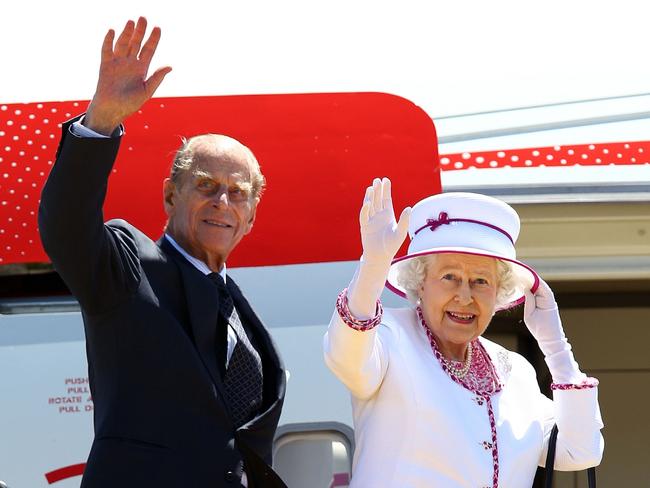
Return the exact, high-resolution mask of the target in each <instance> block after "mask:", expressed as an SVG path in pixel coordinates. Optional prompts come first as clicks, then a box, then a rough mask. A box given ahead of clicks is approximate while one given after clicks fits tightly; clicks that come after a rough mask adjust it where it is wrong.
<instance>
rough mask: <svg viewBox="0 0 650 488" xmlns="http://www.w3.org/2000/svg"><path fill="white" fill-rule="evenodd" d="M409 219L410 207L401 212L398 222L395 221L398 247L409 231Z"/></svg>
mask: <svg viewBox="0 0 650 488" xmlns="http://www.w3.org/2000/svg"><path fill="white" fill-rule="evenodd" d="M391 205H392V203H391ZM410 217H411V207H406V208H405V209H404V210H402V213H401V214H400V216H399V220H398V221H397V235H398V237H399V239H400V245H401V243H402V242H404V239H406V233H407V232H408V229H409V219H410Z"/></svg>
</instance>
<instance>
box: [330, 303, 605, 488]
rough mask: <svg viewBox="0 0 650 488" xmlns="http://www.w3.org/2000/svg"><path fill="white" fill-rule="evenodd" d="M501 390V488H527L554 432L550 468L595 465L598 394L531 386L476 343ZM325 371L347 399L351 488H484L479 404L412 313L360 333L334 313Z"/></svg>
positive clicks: (528, 369)
mask: <svg viewBox="0 0 650 488" xmlns="http://www.w3.org/2000/svg"><path fill="white" fill-rule="evenodd" d="M480 341H481V343H482V344H483V346H484V347H485V349H486V350H487V352H488V354H489V356H490V359H491V361H492V362H493V364H494V366H495V368H496V371H497V373H498V375H499V378H500V380H501V382H502V383H503V389H502V391H501V392H499V393H497V394H495V395H494V396H493V397H492V404H493V407H494V415H495V420H496V429H497V447H498V460H499V487H500V488H526V487H530V486H531V485H532V482H533V478H534V476H535V471H536V469H537V466H538V465H539V464H543V461H544V459H545V456H546V448H547V443H548V438H549V434H550V431H551V429H552V427H553V424H554V423H557V424H558V428H559V432H560V434H559V436H558V441H557V451H556V468H557V469H559V470H579V469H585V468H586V467H588V466H593V465H596V464H598V463H599V462H600V459H601V456H602V450H603V440H602V436H601V435H600V429H601V428H602V426H603V424H602V421H601V417H600V410H599V407H598V400H597V394H598V391H597V389H596V388H592V389H586V390H565V391H559V390H558V391H555V392H554V395H553V400H550V399H549V398H547V397H546V396H544V395H543V394H542V393H541V392H540V390H539V387H538V385H537V380H536V375H535V370H534V369H533V367H532V366H531V365H530V363H528V361H526V360H525V359H524V358H523V357H522V356H520V355H519V354H517V353H514V352H511V351H508V350H506V349H504V348H503V347H501V346H499V345H497V344H495V343H493V342H491V341H489V340H487V339H483V338H480ZM324 352H325V361H326V363H327V365H328V366H329V368H330V369H331V370H332V371H333V372H334V374H336V376H337V377H338V378H339V379H340V380H341V381H342V382H343V383H344V384H345V385H346V386H347V388H348V389H349V390H350V392H351V394H352V413H353V420H354V428H355V445H356V450H355V454H354V462H353V472H352V481H351V483H350V488H367V487H371V486H372V487H375V486H377V487H382V488H430V487H436V488H460V487H462V488H484V487H485V488H491V487H492V486H493V482H492V476H493V473H494V469H493V459H492V450H491V449H490V448H489V447H487V446H486V443H489V442H490V441H491V439H492V437H491V426H490V421H489V417H488V413H487V404H486V402H485V400H483V399H481V398H479V397H476V395H474V394H473V393H472V392H471V391H469V390H467V389H465V388H463V387H462V386H460V385H459V384H457V383H455V382H454V381H453V380H452V379H451V378H450V377H449V376H448V375H447V373H445V372H444V370H443V369H442V367H441V366H440V363H439V362H438V360H437V359H436V357H435V356H434V354H433V351H432V350H431V345H430V344H429V341H428V339H427V336H426V333H425V331H424V329H423V328H422V326H421V324H420V323H419V321H418V320H417V315H416V312H415V310H413V309H393V310H391V309H385V310H384V316H383V320H382V323H381V324H380V325H379V326H377V327H376V328H374V329H372V330H369V331H365V332H360V331H356V330H354V329H352V328H350V327H348V326H347V325H345V323H344V322H343V321H342V320H341V318H340V317H339V315H338V314H337V313H336V312H335V313H334V316H333V317H332V320H331V322H330V325H329V328H328V331H327V333H326V335H325V337H324Z"/></svg>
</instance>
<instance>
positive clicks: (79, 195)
mask: <svg viewBox="0 0 650 488" xmlns="http://www.w3.org/2000/svg"><path fill="white" fill-rule="evenodd" d="M146 27H147V23H146V20H145V19H144V18H142V17H141V18H140V19H138V21H137V23H136V22H132V21H129V22H127V24H126V26H125V27H124V30H123V31H122V32H121V34H120V35H119V36H118V37H117V40H115V39H114V32H113V31H112V30H110V31H109V32H108V34H107V35H106V37H105V39H104V43H103V46H102V56H101V67H100V73H99V81H98V84H97V90H96V93H95V96H94V97H93V100H92V102H91V103H90V105H89V107H88V111H87V113H86V114H85V115H83V116H80V117H78V118H76V119H73V120H72V121H70V122H68V123H66V124H64V126H63V137H62V140H61V143H60V146H59V150H58V153H57V161H56V164H55V165H54V167H53V169H52V173H51V174H50V176H49V179H48V181H47V184H46V185H45V188H44V190H43V195H42V200H41V206H40V210H39V226H40V232H41V236H42V240H43V245H44V246H45V249H46V251H47V252H48V254H49V256H50V257H51V259H52V262H53V263H54V266H55V268H56V270H57V271H58V272H59V273H60V275H61V276H62V278H63V279H64V280H65V282H66V284H67V285H68V287H69V288H70V290H71V291H72V293H73V294H74V295H75V297H76V298H77V299H78V300H79V303H80V304H81V308H82V313H83V318H84V326H85V330H86V341H87V353H88V367H89V376H90V382H91V389H92V395H93V399H94V403H95V439H94V441H93V445H92V449H91V452H90V455H89V458H88V463H87V466H86V471H85V473H84V477H83V481H82V486H83V487H94V488H95V487H107V488H108V487H111V488H112V487H115V486H120V487H123V488H128V487H133V488H142V487H148V486H165V487H178V488H181V487H182V488H187V487H204V486H215V487H216V486H242V485H243V486H248V487H276V486H277V487H283V486H285V485H284V483H283V482H282V481H281V480H280V478H279V477H278V476H277V475H276V474H275V473H274V472H273V470H272V469H271V467H270V463H271V450H272V441H273V436H274V433H275V429H276V427H277V424H278V420H279V417H280V410H281V408H282V402H283V399H284V390H285V375H284V369H283V366H282V362H281V360H280V358H279V356H278V353H277V351H276V348H275V346H274V344H273V342H272V340H271V338H270V336H269V334H268V332H267V331H266V330H265V328H264V327H263V325H262V324H261V322H260V320H259V319H258V318H257V316H256V315H255V313H254V312H253V310H252V308H251V306H250V305H249V303H248V302H247V301H246V299H245V298H244V296H243V295H242V293H241V291H240V290H239V288H238V287H237V285H236V284H235V283H234V281H233V280H232V279H231V278H230V276H227V275H226V267H225V263H226V260H227V258H228V255H229V254H230V252H231V251H232V250H233V249H234V248H235V246H236V245H237V244H238V243H239V242H240V240H241V239H242V238H243V237H244V236H245V235H246V234H248V233H249V232H250V230H251V228H252V226H253V222H254V221H255V210H256V207H257V204H258V202H259V200H260V195H261V191H262V189H263V187H264V177H263V176H262V173H261V171H260V167H259V165H258V163H257V160H256V159H255V156H254V155H253V153H252V152H251V151H250V150H249V149H248V148H247V147H245V146H244V145H242V144H241V143H239V142H238V141H236V140H234V139H232V138H230V137H227V136H218V135H203V136H198V137H194V138H192V139H189V140H188V141H187V142H186V143H184V144H183V146H182V147H181V148H180V149H179V151H178V153H177V155H176V158H175V160H174V164H173V168H172V172H171V175H170V178H168V179H166V180H165V181H164V183H163V194H164V207H165V211H166V212H167V214H168V217H169V220H168V224H167V227H166V230H165V233H164V235H163V236H162V237H161V238H160V240H158V241H157V242H154V241H152V240H150V239H149V238H148V237H147V236H146V235H144V234H143V233H142V232H140V231H139V230H138V229H137V228H135V227H134V226H132V225H130V224H129V223H127V222H125V221H123V220H114V221H110V222H107V223H104V222H103V220H102V205H103V202H104V197H105V193H106V186H107V179H108V176H109V174H110V172H111V169H112V166H113V163H114V160H115V158H116V156H117V152H118V148H119V145H120V140H121V137H122V133H123V130H122V125H121V124H122V122H123V121H124V120H125V119H126V118H127V117H128V116H129V115H131V114H133V113H134V112H136V111H137V110H138V109H139V108H140V107H141V106H142V104H144V103H145V102H146V101H147V100H148V99H149V98H151V96H152V95H153V93H154V92H155V91H156V89H157V88H158V86H159V85H160V83H161V82H162V81H163V79H164V77H165V76H166V75H167V74H168V73H169V72H170V71H171V68H170V67H163V68H159V69H158V70H156V71H155V72H154V73H153V74H152V75H151V76H149V77H147V73H148V70H149V64H150V62H151V59H152V57H153V55H154V52H155V51H156V47H157V44H158V41H159V39H160V29H159V28H157V27H156V28H154V29H153V30H152V32H151V34H150V35H149V37H148V38H147V39H146V41H145V40H144V39H145V32H146ZM143 41H144V42H143Z"/></svg>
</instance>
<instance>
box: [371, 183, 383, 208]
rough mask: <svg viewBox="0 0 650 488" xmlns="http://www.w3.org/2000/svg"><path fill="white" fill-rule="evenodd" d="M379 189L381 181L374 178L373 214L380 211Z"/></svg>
mask: <svg viewBox="0 0 650 488" xmlns="http://www.w3.org/2000/svg"><path fill="white" fill-rule="evenodd" d="M381 189H382V188H381V180H380V179H379V178H375V179H374V180H373V181H372V191H373V198H372V204H373V206H374V211H375V212H379V211H380V210H381Z"/></svg>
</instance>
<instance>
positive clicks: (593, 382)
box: [551, 377, 598, 391]
mask: <svg viewBox="0 0 650 488" xmlns="http://www.w3.org/2000/svg"><path fill="white" fill-rule="evenodd" d="M597 386H598V380H597V379H596V378H591V377H589V378H586V379H585V380H584V381H581V382H580V383H553V384H551V390H553V391H555V390H586V389H588V388H595V387H597Z"/></svg>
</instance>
